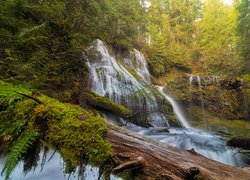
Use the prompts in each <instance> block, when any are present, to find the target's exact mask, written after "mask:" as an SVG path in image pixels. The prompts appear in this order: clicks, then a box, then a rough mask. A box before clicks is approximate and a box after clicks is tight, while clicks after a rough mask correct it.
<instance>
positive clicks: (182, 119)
mask: <svg viewBox="0 0 250 180" xmlns="http://www.w3.org/2000/svg"><path fill="white" fill-rule="evenodd" d="M157 87H158V89H159V91H160V93H161V94H162V95H163V96H164V97H165V98H166V99H167V100H168V101H169V102H170V103H171V105H172V107H173V110H174V114H175V115H176V117H177V119H178V120H179V121H180V122H181V124H182V125H183V127H185V128H190V127H191V126H190V124H189V123H188V121H187V119H186V118H185V116H184V115H183V113H182V111H181V109H180V107H179V105H178V104H177V102H176V101H175V100H174V99H173V98H172V97H171V96H169V95H168V94H167V93H165V92H164V91H163V89H164V86H157Z"/></svg>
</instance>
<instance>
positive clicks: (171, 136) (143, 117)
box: [86, 40, 245, 166]
mask: <svg viewBox="0 0 250 180" xmlns="http://www.w3.org/2000/svg"><path fill="white" fill-rule="evenodd" d="M86 55H87V59H88V63H87V64H88V67H89V72H90V84H89V86H90V88H91V89H92V90H93V91H95V92H97V93H98V94H99V95H102V96H106V97H107V98H109V99H110V100H112V101H113V102H115V103H118V104H121V105H124V106H126V107H128V108H129V109H131V110H132V111H133V113H134V119H132V120H131V122H132V123H134V124H137V125H139V126H136V125H134V124H131V123H125V122H124V120H123V119H119V118H117V117H112V116H107V117H106V118H107V119H108V120H109V121H111V122H113V123H116V122H118V123H119V124H120V125H121V124H123V127H124V128H126V129H129V130H132V131H135V132H137V133H139V134H143V135H145V136H148V137H150V138H153V139H155V140H158V141H160V142H164V143H168V144H171V145H173V146H176V147H179V148H182V149H187V150H190V149H194V150H195V151H196V152H198V153H200V154H202V155H204V156H206V157H208V158H211V159H214V160H217V161H220V162H223V163H226V164H231V165H235V166H242V165H245V162H244V159H243V158H242V156H241V155H240V154H237V152H238V150H237V149H232V148H229V147H226V146H225V143H224V141H223V140H222V139H221V137H220V136H218V135H216V134H213V133H209V132H205V131H200V130H196V129H194V128H192V127H191V126H190V125H189V123H188V122H187V120H186V119H185V116H184V115H183V113H182V111H181V109H180V107H179V106H178V104H177V103H176V102H175V100H174V99H173V98H172V97H170V96H169V95H168V94H166V92H165V91H163V87H154V86H152V85H151V84H150V74H149V72H148V70H147V64H146V61H145V59H144V57H143V55H142V54H141V53H140V52H139V51H137V50H133V51H132V52H131V53H130V55H129V57H127V58H124V59H122V61H121V62H120V63H118V61H117V60H115V58H114V57H112V56H111V55H110V54H109V53H108V50H107V47H106V46H105V45H104V44H103V43H102V42H101V41H100V40H97V41H95V42H94V44H93V45H92V46H91V47H89V48H88V49H87V53H86ZM125 67H126V68H125ZM128 70H129V71H130V70H133V73H136V75H134V76H133V75H131V74H130V73H129V71H128ZM135 77H136V78H135ZM195 79H196V81H197V82H195ZM215 82H216V84H218V83H217V80H216V78H215ZM201 85H202V84H201V79H200V78H197V77H196V78H194V77H190V87H192V86H199V87H200V89H199V91H200V92H201ZM166 101H169V102H170V103H171V105H172V107H173V110H174V114H175V115H176V117H177V119H178V120H179V121H180V122H181V124H182V126H183V127H184V128H172V127H170V128H168V129H166V126H169V124H168V122H172V121H168V115H169V114H167V113H166V112H167V111H169V109H172V107H171V106H169V104H167V103H166ZM172 115H173V112H172ZM141 126H154V127H150V128H144V127H141ZM162 127H165V128H162Z"/></svg>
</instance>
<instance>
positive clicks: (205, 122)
mask: <svg viewBox="0 0 250 180" xmlns="http://www.w3.org/2000/svg"><path fill="white" fill-rule="evenodd" d="M196 77H197V81H198V85H199V91H200V97H201V107H202V114H203V117H202V119H203V122H204V127H205V129H207V120H206V116H205V106H204V98H203V93H202V89H201V78H200V76H198V75H197V76H196Z"/></svg>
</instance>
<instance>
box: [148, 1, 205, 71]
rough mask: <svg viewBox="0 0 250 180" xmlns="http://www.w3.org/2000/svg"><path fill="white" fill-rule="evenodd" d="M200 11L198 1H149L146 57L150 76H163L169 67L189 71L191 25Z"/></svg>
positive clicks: (191, 39)
mask: <svg viewBox="0 0 250 180" xmlns="http://www.w3.org/2000/svg"><path fill="white" fill-rule="evenodd" d="M200 9H201V2H200V1H199V0H193V1H185V0H181V1H168V0H167V1H165V0H164V1H163V0H160V1H156V0H153V1H152V2H151V6H150V8H149V11H148V19H149V25H148V36H149V47H148V48H149V50H148V58H149V66H150V70H151V73H152V74H153V75H155V76H161V75H164V74H166V73H167V72H169V70H170V69H171V68H172V67H176V68H179V69H182V70H184V71H190V69H191V65H192V63H191V62H192V49H193V48H194V43H193V41H194V38H193V34H194V31H195V23H194V22H195V20H196V19H197V18H198V17H199V16H200Z"/></svg>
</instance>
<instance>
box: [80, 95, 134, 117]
mask: <svg viewBox="0 0 250 180" xmlns="http://www.w3.org/2000/svg"><path fill="white" fill-rule="evenodd" d="M84 99H85V101H86V104H88V105H89V106H91V107H93V108H96V109H99V110H105V111H109V112H111V113H113V114H115V115H117V116H120V117H128V116H130V115H131V114H132V113H131V111H130V110H129V109H127V108H125V107H124V106H121V105H118V104H116V103H113V102H111V101H110V100H109V99H107V98H105V97H103V96H100V95H98V94H96V93H94V92H91V91H87V92H85V93H84Z"/></svg>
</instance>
